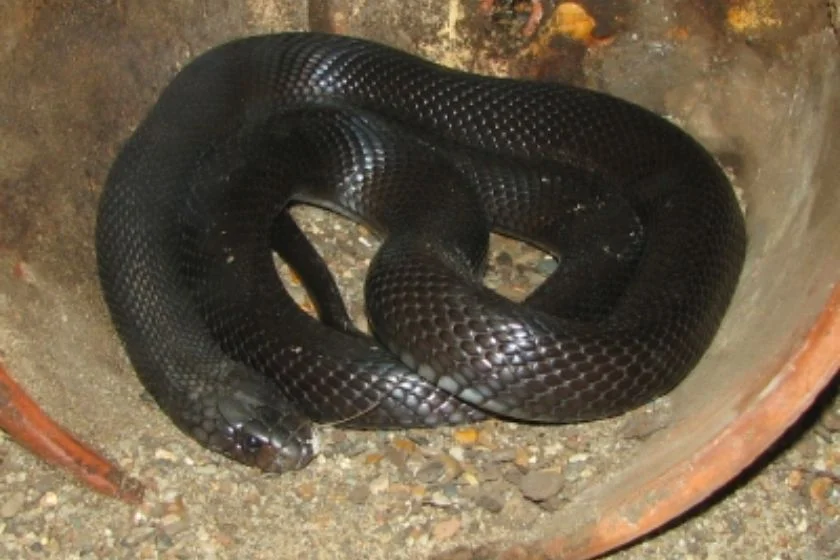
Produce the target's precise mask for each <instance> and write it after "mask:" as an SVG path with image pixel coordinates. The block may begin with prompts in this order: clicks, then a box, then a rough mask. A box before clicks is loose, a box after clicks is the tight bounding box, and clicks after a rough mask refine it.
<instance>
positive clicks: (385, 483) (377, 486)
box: [368, 475, 391, 495]
mask: <svg viewBox="0 0 840 560" xmlns="http://www.w3.org/2000/svg"><path fill="white" fill-rule="evenodd" d="M390 485H391V481H390V480H389V479H388V477H387V476H385V475H382V476H378V477H376V478H374V479H373V480H371V481H370V483H369V484H368V490H370V493H371V494H373V495H376V494H382V493H383V492H385V491H387V490H388V487H389V486H390Z"/></svg>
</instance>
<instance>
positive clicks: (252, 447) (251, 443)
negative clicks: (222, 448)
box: [242, 434, 264, 453]
mask: <svg viewBox="0 0 840 560" xmlns="http://www.w3.org/2000/svg"><path fill="white" fill-rule="evenodd" d="M263 443H264V441H263V440H262V439H261V438H259V437H257V436H255V435H253V434H249V435H247V436H245V439H244V441H243V442H242V448H243V449H244V450H245V451H246V452H248V453H256V452H257V451H259V450H260V449H261V448H262V446H263Z"/></svg>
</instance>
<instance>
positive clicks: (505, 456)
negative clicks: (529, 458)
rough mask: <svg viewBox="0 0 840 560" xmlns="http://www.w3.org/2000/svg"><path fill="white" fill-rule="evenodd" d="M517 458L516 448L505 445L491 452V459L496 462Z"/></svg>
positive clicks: (510, 460)
mask: <svg viewBox="0 0 840 560" xmlns="http://www.w3.org/2000/svg"><path fill="white" fill-rule="evenodd" d="M514 459H516V449H515V448H513V447H505V448H502V449H497V450H496V451H493V452H491V453H490V460H491V461H493V462H494V463H511V462H513V460H514Z"/></svg>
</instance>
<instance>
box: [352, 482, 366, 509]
mask: <svg viewBox="0 0 840 560" xmlns="http://www.w3.org/2000/svg"><path fill="white" fill-rule="evenodd" d="M368 498H370V488H369V487H368V486H366V485H364V484H358V485H356V486H354V487H353V489H352V490H350V492H349V493H348V494H347V499H348V500H350V503H352V504H356V505H362V504H364V503H365V502H367V501H368Z"/></svg>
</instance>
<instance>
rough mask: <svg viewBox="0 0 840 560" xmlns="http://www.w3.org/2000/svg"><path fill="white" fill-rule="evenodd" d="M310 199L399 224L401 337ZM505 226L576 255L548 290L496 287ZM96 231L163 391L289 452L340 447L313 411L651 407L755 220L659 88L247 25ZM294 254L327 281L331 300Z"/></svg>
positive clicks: (451, 413) (175, 411) (206, 431)
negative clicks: (445, 60)
mask: <svg viewBox="0 0 840 560" xmlns="http://www.w3.org/2000/svg"><path fill="white" fill-rule="evenodd" d="M296 202H309V203H313V204H318V205H321V206H324V207H327V208H330V209H333V210H336V211H339V212H341V213H343V214H346V215H349V216H351V217H353V218H355V219H358V220H361V221H363V222H365V223H366V224H367V225H368V226H369V227H370V228H371V229H372V230H373V231H375V232H377V233H378V234H379V235H380V236H381V237H382V238H383V240H384V241H383V245H382V248H381V249H380V251H379V252H378V253H377V255H376V257H375V258H374V260H373V262H372V263H371V266H370V270H369V273H368V277H367V281H366V285H365V297H366V302H367V306H368V315H369V319H370V322H371V326H372V328H373V330H374V332H375V333H376V335H377V337H378V338H379V339H380V341H381V342H382V345H383V347H384V348H387V350H386V349H384V348H383V347H380V346H378V345H376V344H374V343H373V341H372V340H371V339H369V338H367V337H365V336H363V335H361V334H360V333H358V332H356V331H355V330H354V329H353V328H352V326H351V325H350V322H349V320H347V318H346V313H345V312H344V309H343V306H342V304H341V303H340V302H339V301H337V296H336V295H335V288H334V284H332V281H331V280H330V279H329V275H328V274H327V273H326V269H325V268H324V266H323V263H322V262H320V259H319V258H318V257H317V255H316V254H315V253H314V250H313V249H312V247H311V246H310V245H309V244H308V242H306V241H305V239H303V237H302V235H301V233H300V231H299V230H298V229H297V227H296V226H295V225H294V223H293V222H291V219H290V218H289V217H288V215H287V213H286V212H285V210H286V208H287V207H288V206H289V205H290V204H292V203H296ZM491 229H492V230H496V231H501V232H503V233H508V234H511V235H514V236H517V237H520V238H522V239H525V240H527V241H531V242H533V243H534V244H536V245H538V246H540V247H542V248H544V249H546V250H548V251H550V252H551V253H553V254H555V255H556V256H558V257H559V265H558V268H557V270H556V271H555V272H554V273H553V274H552V276H551V277H549V278H548V279H547V280H546V281H545V282H544V284H543V285H542V286H541V287H540V288H539V289H538V290H536V292H535V293H534V294H532V295H531V296H530V297H529V298H528V299H527V300H526V301H525V302H524V303H523V304H513V303H511V302H510V301H508V300H506V299H504V298H502V297H500V296H498V295H497V294H495V293H493V292H492V291H490V290H488V289H486V288H484V287H483V286H482V284H481V281H480V274H481V271H482V267H483V263H484V257H485V251H486V247H487V240H488V232H489V231H490V230H491ZM96 247H97V256H98V264H99V272H100V280H101V284H102V288H103V291H104V294H105V299H106V301H107V304H108V307H109V309H110V311H111V315H112V318H113V320H114V323H115V325H116V328H117V330H118V332H119V334H120V336H121V338H122V340H123V342H124V344H125V347H126V350H127V353H128V355H129V357H130V358H131V361H132V363H133V365H134V367H135V369H136V370H137V372H138V374H139V376H140V378H141V380H142V382H143V384H144V385H145V387H146V388H147V389H148V391H149V392H150V393H151V394H152V395H153V396H154V398H155V399H156V401H157V402H158V404H159V405H160V407H161V408H162V409H163V410H164V411H165V412H166V413H167V414H168V415H169V416H170V417H171V418H172V419H173V421H174V422H175V423H176V424H177V425H178V426H179V427H180V428H181V429H183V430H184V431H186V432H187V433H189V434H190V435H191V436H192V437H194V438H195V439H197V440H198V441H200V442H201V443H202V444H204V445H205V446H207V447H209V448H211V449H214V450H217V451H220V452H222V453H224V454H226V455H228V456H230V457H233V458H235V459H237V460H240V461H242V462H245V463H247V464H254V465H257V466H259V467H260V468H262V469H265V470H270V471H281V470H287V469H294V468H300V467H302V466H303V465H305V464H306V463H307V462H308V461H309V460H310V459H311V457H312V456H313V454H314V453H315V449H314V443H313V438H312V431H311V422H342V423H343V424H345V425H347V426H356V427H394V426H405V427H408V426H434V425H439V424H446V423H459V422H465V421H471V420H476V419H479V418H482V417H483V416H484V415H485V414H486V413H490V414H494V415H501V416H504V417H510V418H519V419H526V420H531V421H539V422H570V421H575V420H588V419H594V418H599V417H604V416H608V415H614V414H618V413H621V412H623V411H626V410H629V409H631V408H633V407H636V406H639V405H640V404H643V403H644V402H646V401H648V400H650V399H651V398H653V397H655V396H657V395H659V394H662V393H664V392H665V391H667V390H669V389H670V388H672V387H673V386H674V385H675V384H676V383H678V382H679V381H680V380H681V379H682V378H683V377H684V376H685V375H686V373H687V372H688V371H689V370H690V369H691V368H692V367H693V366H694V364H695V363H696V362H697V360H698V359H699V358H700V356H701V355H702V354H703V352H704V351H705V349H706V348H707V347H708V345H709V344H710V342H711V340H712V337H713V336H714V333H715V332H716V330H717V327H718V325H719V323H720V321H721V318H722V316H723V314H724V312H725V310H726V308H727V306H728V303H729V300H730V298H731V296H732V293H733V291H734V288H735V285H736V283H737V279H738V275H739V273H740V269H741V266H742V263H743V259H744V250H745V231H744V224H743V218H742V215H741V213H740V210H739V208H738V204H737V201H736V199H735V197H734V194H733V192H732V189H731V187H730V185H729V183H728V181H727V179H726V178H725V176H724V174H723V173H722V172H721V170H720V169H719V167H718V166H717V165H716V163H715V162H714V160H713V159H712V157H711V156H710V155H709V154H708V153H707V152H706V151H705V150H704V149H703V148H701V147H700V146H699V144H697V143H696V142H695V141H694V140H692V139H691V138H690V137H689V136H688V135H686V134H685V133H683V132H682V131H681V130H679V129H678V128H677V127H675V126H673V125H671V124H669V123H668V122H667V121H665V120H664V119H662V118H660V117H658V116H656V115H655V114H653V113H651V112H649V111H647V110H644V109H642V108H639V107H637V106H635V105H633V104H630V103H627V102H624V101H621V100H619V99H615V98H612V97H609V96H607V95H603V94H599V93H595V92H591V91H587V90H583V89H578V88H574V87H570V86H564V85H557V84H544V83H536V82H526V81H515V80H506V79H495V78H487V77H479V76H475V75H470V74H464V73H460V72H456V71H453V70H449V69H445V68H442V67H440V66H437V65H434V64H432V63H430V62H427V61H424V60H421V59H418V58H416V57H413V56H410V55H408V54H405V53H401V52H399V51H396V50H393V49H390V48H387V47H384V46H381V45H377V44H373V43H370V42H366V41H362V40H357V39H350V38H342V37H336V36H329V35H320V34H311V33H298V34H280V35H271V36H263V37H252V38H246V39H242V40H238V41H234V42H231V43H228V44H225V45H222V46H220V47H217V48H215V49H213V50H211V51H209V52H208V53H206V54H204V55H202V56H200V57H198V58H197V59H195V60H194V61H193V62H192V63H190V64H189V65H188V66H186V67H185V68H184V69H183V70H182V71H181V72H180V73H179V74H178V75H177V76H176V77H175V79H174V80H173V81H172V83H171V84H170V85H169V86H168V87H167V88H166V89H165V91H164V92H163V94H162V95H161V97H160V99H159V100H158V102H157V104H156V105H155V106H154V107H153V108H152V109H151V111H150V112H149V114H148V116H147V117H146V119H145V120H144V121H143V122H142V124H141V125H140V126H139V127H138V128H137V130H136V131H135V132H134V134H133V135H132V137H131V138H130V139H129V140H128V141H127V143H126V144H125V146H124V147H123V149H122V152H121V153H120V155H119V157H118V158H117V160H116V162H115V163H114V165H113V167H112V169H111V172H110V174H109V176H108V179H107V183H106V185H105V189H104V192H103V194H102V200H101V206H100V210H99V216H98V222H97V231H96ZM272 251H276V252H278V253H280V254H281V255H283V257H284V258H286V259H287V260H288V261H289V262H290V263H291V264H292V265H293V267H294V268H296V269H298V271H299V272H300V273H301V276H302V278H303V279H304V281H305V282H306V283H307V284H309V283H311V284H312V285H313V286H314V287H313V291H314V298H315V300H316V303H317V304H318V308H319V311H320V313H321V319H322V321H321V322H319V321H317V320H315V319H313V318H310V317H309V316H308V315H306V314H305V313H303V312H302V311H301V310H300V309H299V308H298V306H297V305H295V303H294V302H293V301H292V300H291V298H290V297H289V296H288V294H287V293H286V292H285V290H284V289H283V288H282V284H281V283H280V280H279V279H278V276H277V273H276V270H275V267H274V263H273V260H272ZM395 356H396V357H398V358H399V359H397V358H396V357H395Z"/></svg>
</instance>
